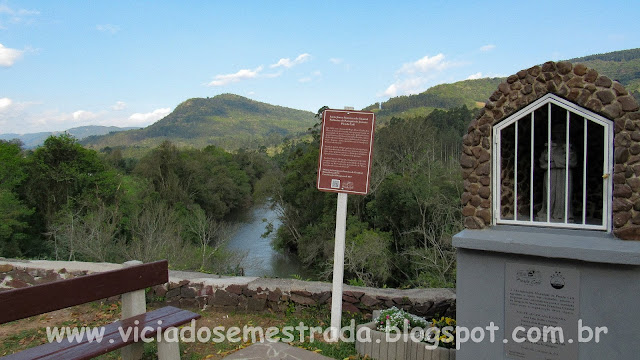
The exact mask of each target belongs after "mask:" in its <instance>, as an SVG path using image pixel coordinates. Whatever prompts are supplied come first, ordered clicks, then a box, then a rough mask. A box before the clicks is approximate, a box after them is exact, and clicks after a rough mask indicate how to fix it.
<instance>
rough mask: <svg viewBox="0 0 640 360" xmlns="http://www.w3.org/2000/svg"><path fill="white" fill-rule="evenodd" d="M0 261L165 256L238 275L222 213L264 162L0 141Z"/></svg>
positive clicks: (55, 141)
mask: <svg viewBox="0 0 640 360" xmlns="http://www.w3.org/2000/svg"><path fill="white" fill-rule="evenodd" d="M0 163H2V164H3V166H2V167H0V180H1V182H0V184H1V185H0V217H1V220H0V255H1V256H5V257H18V258H20V257H28V258H49V259H58V260H84V261H109V262H123V261H125V260H128V259H137V260H141V261H145V262H146V261H152V260H155V259H160V258H168V259H169V261H170V263H171V264H172V266H173V267H174V268H177V269H200V270H205V271H213V272H219V273H237V272H238V271H239V270H240V269H239V261H238V259H235V258H234V257H233V254H231V253H228V252H226V250H225V248H224V246H223V245H224V241H225V236H226V230H227V228H228V225H229V224H228V221H227V220H228V218H229V215H230V214H231V213H232V212H234V211H241V210H242V209H245V208H246V207H248V206H249V205H250V204H251V202H252V193H253V189H254V187H255V186H256V183H257V181H258V180H259V179H260V178H261V177H262V176H263V174H264V173H266V172H267V171H270V169H269V167H270V162H269V160H268V159H267V157H266V155H264V154H261V153H258V152H246V151H237V152H236V153H234V154H231V153H228V152H226V151H224V150H222V149H221V148H217V147H214V146H208V147H205V148H204V149H190V148H184V149H178V148H177V147H176V146H175V145H173V144H172V143H170V142H168V141H166V142H163V143H162V144H160V145H159V146H158V147H156V148H154V149H153V150H151V151H149V152H148V153H147V154H146V155H145V156H144V157H142V158H141V159H138V160H136V159H127V158H123V157H122V152H121V150H120V149H111V148H106V149H104V150H103V151H102V152H100V153H99V152H96V151H94V150H91V149H86V148H84V147H82V146H81V145H80V144H79V143H78V142H77V140H76V139H75V138H73V137H71V136H69V135H60V136H51V137H49V138H48V139H47V140H46V141H45V143H44V145H43V146H40V147H38V148H37V149H36V150H34V151H26V150H24V149H22V146H21V144H20V143H19V142H16V141H0Z"/></svg>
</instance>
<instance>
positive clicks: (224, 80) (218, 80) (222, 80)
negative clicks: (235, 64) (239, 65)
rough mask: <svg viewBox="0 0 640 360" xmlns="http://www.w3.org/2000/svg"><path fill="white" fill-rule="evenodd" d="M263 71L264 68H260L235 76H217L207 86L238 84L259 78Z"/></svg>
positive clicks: (246, 70) (241, 71) (241, 72)
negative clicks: (241, 81)
mask: <svg viewBox="0 0 640 360" xmlns="http://www.w3.org/2000/svg"><path fill="white" fill-rule="evenodd" d="M261 71H262V66H258V67H257V68H255V69H253V70H249V69H242V70H240V71H238V72H236V73H234V74H221V75H216V76H215V78H214V80H213V81H211V82H210V83H208V84H207V86H223V85H227V84H230V83H236V82H238V81H240V80H246V79H254V78H256V77H258V75H259V74H260V72H261Z"/></svg>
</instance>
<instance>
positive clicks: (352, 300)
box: [342, 294, 360, 304]
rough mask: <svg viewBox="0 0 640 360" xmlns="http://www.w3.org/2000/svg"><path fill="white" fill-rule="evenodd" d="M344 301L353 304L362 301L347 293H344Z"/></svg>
mask: <svg viewBox="0 0 640 360" xmlns="http://www.w3.org/2000/svg"><path fill="white" fill-rule="evenodd" d="M342 301H346V302H348V303H352V304H357V303H359V302H360V301H359V300H358V299H357V298H355V297H353V296H349V295H347V294H342Z"/></svg>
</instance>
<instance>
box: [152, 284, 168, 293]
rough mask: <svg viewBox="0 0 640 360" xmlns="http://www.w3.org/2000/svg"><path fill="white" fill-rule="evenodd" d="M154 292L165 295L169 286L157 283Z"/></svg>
mask: <svg viewBox="0 0 640 360" xmlns="http://www.w3.org/2000/svg"><path fill="white" fill-rule="evenodd" d="M153 293H154V294H155V295H156V296H165V295H167V288H166V287H165V285H156V286H154V287H153Z"/></svg>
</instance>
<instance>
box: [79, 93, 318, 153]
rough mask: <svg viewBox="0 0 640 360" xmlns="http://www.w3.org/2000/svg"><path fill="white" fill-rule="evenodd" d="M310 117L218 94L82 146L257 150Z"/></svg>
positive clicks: (187, 102) (290, 133) (305, 125)
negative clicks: (167, 145) (143, 125)
mask: <svg viewBox="0 0 640 360" xmlns="http://www.w3.org/2000/svg"><path fill="white" fill-rule="evenodd" d="M313 115H314V114H313V113H312V112H310V111H304V110H297V109H292V108H287V107H284V106H278V105H272V104H267V103H263V102H259V101H256V100H251V99H248V98H246V97H243V96H240V95H234V94H221V95H217V96H214V97H212V98H190V99H187V100H185V101H183V102H182V103H180V104H179V105H178V106H176V108H175V109H174V110H173V111H172V112H171V113H170V114H169V115H167V116H165V117H164V118H162V119H160V120H158V121H156V122H155V123H153V124H151V125H149V126H147V127H146V128H143V129H138V130H130V131H126V132H120V133H115V134H109V135H105V136H94V137H89V138H87V139H85V140H84V141H83V144H85V145H87V146H90V147H94V148H103V147H106V146H111V147H113V146H130V145H133V144H135V145H139V146H143V147H153V146H157V145H158V144H160V143H161V142H162V141H165V140H170V141H172V142H174V143H176V144H177V145H181V146H185V145H186V146H192V147H205V146H208V145H215V146H220V147H223V148H225V149H230V150H234V149H239V148H242V147H245V148H258V147H260V146H264V145H270V144H276V143H278V142H281V141H282V140H283V139H284V138H285V137H287V136H294V135H296V134H298V133H300V132H305V131H306V130H307V129H309V128H310V127H311V126H313V124H314V122H315V119H314V116H313Z"/></svg>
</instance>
